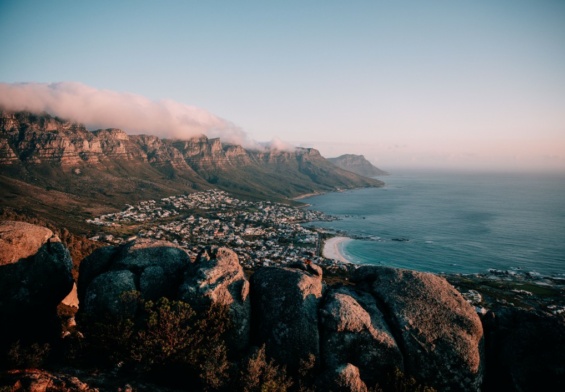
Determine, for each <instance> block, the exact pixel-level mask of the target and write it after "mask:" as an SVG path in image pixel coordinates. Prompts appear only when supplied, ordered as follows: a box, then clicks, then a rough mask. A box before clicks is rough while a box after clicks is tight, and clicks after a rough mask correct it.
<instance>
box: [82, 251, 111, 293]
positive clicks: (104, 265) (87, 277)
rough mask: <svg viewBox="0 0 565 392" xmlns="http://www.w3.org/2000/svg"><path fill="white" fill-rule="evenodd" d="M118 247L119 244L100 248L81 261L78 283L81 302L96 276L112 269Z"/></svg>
mask: <svg viewBox="0 0 565 392" xmlns="http://www.w3.org/2000/svg"><path fill="white" fill-rule="evenodd" d="M118 249H119V248H118V247H117V246H105V247H103V248H98V249H96V250H95V251H94V252H92V253H91V254H90V255H89V256H87V257H85V258H84V260H83V261H82V263H80V267H79V273H78V284H77V293H78V299H79V303H80V301H82V300H83V299H84V296H85V294H86V289H87V288H88V286H89V285H90V283H91V282H92V281H93V280H94V278H96V277H97V276H98V275H100V274H102V273H104V272H106V271H108V270H109V269H110V266H111V264H112V259H113V257H114V255H115V254H116V253H117V252H118Z"/></svg>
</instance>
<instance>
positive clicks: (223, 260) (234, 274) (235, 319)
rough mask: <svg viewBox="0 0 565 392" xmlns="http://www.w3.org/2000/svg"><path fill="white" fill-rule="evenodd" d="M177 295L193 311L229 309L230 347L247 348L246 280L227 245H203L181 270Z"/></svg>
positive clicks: (248, 329)
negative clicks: (221, 307) (194, 257)
mask: <svg viewBox="0 0 565 392" xmlns="http://www.w3.org/2000/svg"><path fill="white" fill-rule="evenodd" d="M178 298H179V299H180V300H181V301H184V302H187V303H189V304H190V305H191V306H192V307H193V308H195V309H197V310H205V309H208V308H209V307H210V306H212V305H219V306H225V307H227V308H228V309H229V317H230V321H231V324H232V325H231V330H230V333H229V337H228V345H229V346H230V348H232V349H234V350H236V351H239V350H243V349H245V348H247V347H248V345H249V333H250V322H251V321H250V318H251V303H250V300H249V282H248V281H247V279H246V278H245V275H244V273H243V268H242V267H241V265H240V264H239V259H238V257H237V254H236V253H235V252H234V251H232V250H230V249H227V248H217V247H213V248H207V249H205V250H204V251H203V252H201V253H200V254H199V256H198V257H197V260H196V262H195V263H193V264H192V265H191V266H190V267H189V268H188V269H187V270H186V272H185V275H184V281H183V283H182V284H181V286H180V288H179V294H178Z"/></svg>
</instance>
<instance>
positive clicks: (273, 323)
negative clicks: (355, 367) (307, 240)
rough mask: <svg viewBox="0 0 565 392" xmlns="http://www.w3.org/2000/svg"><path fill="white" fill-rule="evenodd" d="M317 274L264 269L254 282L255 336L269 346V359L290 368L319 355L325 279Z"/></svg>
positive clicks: (260, 270)
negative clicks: (320, 305) (319, 307)
mask: <svg viewBox="0 0 565 392" xmlns="http://www.w3.org/2000/svg"><path fill="white" fill-rule="evenodd" d="M317 272H319V271H316V270H312V271H304V270H302V269H295V268H269V267H264V268H261V269H259V270H258V271H257V272H255V273H254V274H253V276H252V278H251V305H252V314H253V315H254V319H253V325H252V328H253V336H254V337H255V339H256V342H257V344H258V345H262V344H265V345H266V349H267V355H269V356H272V357H274V358H275V359H276V360H278V361H280V362H281V363H283V364H286V365H288V366H290V367H291V368H296V366H297V365H298V363H299V360H301V359H302V360H306V359H307V358H308V356H309V355H310V354H313V355H314V356H316V357H318V356H319V354H320V343H319V342H320V335H319V330H318V305H319V303H320V299H321V297H322V276H321V274H317Z"/></svg>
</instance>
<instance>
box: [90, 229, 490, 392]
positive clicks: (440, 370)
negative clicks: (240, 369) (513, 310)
mask: <svg viewBox="0 0 565 392" xmlns="http://www.w3.org/2000/svg"><path fill="white" fill-rule="evenodd" d="M351 278H352V281H353V282H355V284H353V285H350V286H347V287H331V288H324V285H323V283H322V270H321V269H320V268H319V267H318V266H316V265H313V264H311V263H296V264H293V265H288V266H285V267H263V268H260V269H258V270H257V271H255V272H254V273H253V274H252V277H251V281H250V283H248V282H247V280H246V278H245V276H244V273H243V270H242V268H241V266H240V264H239V261H238V258H237V255H236V254H235V253H234V252H233V251H231V250H229V249H226V248H208V249H205V250H204V251H203V252H201V254H200V255H199V256H198V257H197V259H196V260H195V261H194V262H192V263H191V262H190V260H189V259H188V256H187V255H186V254H185V253H184V251H183V250H182V249H180V248H178V247H176V246H174V245H173V244H170V243H162V242H155V241H142V240H137V241H134V242H132V243H129V244H127V245H125V246H121V247H108V248H101V249H99V250H97V251H96V252H94V253H93V254H92V255H91V256H90V257H89V258H87V259H85V260H84V261H83V264H82V265H81V271H80V280H79V296H80V297H81V298H80V301H81V309H80V312H81V313H83V314H89V315H91V316H93V317H95V318H99V317H101V316H102V315H104V314H106V315H113V316H114V317H118V316H120V315H124V314H125V315H129V316H132V317H133V315H134V314H135V312H136V309H135V306H132V303H130V302H127V301H126V302H124V301H122V297H123V295H124V293H127V292H130V291H138V292H140V293H141V296H142V297H144V298H148V299H156V298H158V297H159V296H166V297H169V298H170V299H177V300H182V301H185V302H187V303H189V304H190V305H191V306H192V307H193V308H194V309H195V310H197V311H202V310H206V309H208V308H209V307H210V306H212V305H215V304H217V305H222V306H226V307H227V308H228V309H229V315H230V319H231V321H232V322H231V325H232V328H231V330H230V333H231V335H230V337H229V339H228V340H229V342H228V347H229V349H230V351H231V352H232V353H235V352H242V351H245V350H246V349H249V348H250V347H251V346H256V347H260V346H262V345H265V348H266V353H267V355H268V356H269V357H272V358H274V359H275V360H276V361H277V362H278V363H280V364H282V365H285V366H286V367H287V368H288V369H289V371H291V372H297V371H299V366H300V363H301V360H311V358H315V361H316V363H317V364H319V365H318V366H320V370H322V371H323V372H324V377H323V379H324V380H326V381H324V382H326V383H329V384H328V385H330V389H334V390H359V391H363V390H366V388H367V385H368V386H374V385H375V384H376V383H380V382H381V381H382V380H383V378H386V377H388V376H390V375H393V374H395V372H396V371H397V369H398V370H400V371H403V372H404V373H406V374H407V375H410V376H414V377H415V378H416V380H418V382H422V383H425V384H427V385H431V386H433V387H435V388H437V389H438V390H445V391H449V390H453V391H455V390H458V391H459V390H461V391H475V390H478V389H479V388H480V386H481V382H482V376H483V365H482V360H483V357H482V337H483V330H482V327H481V323H480V320H479V319H478V316H477V315H476V314H475V313H474V310H473V308H472V307H471V306H470V305H469V304H468V303H467V302H466V301H465V300H464V299H463V297H462V296H461V295H460V294H459V293H458V292H457V291H456V290H455V289H454V288H453V287H452V286H451V285H449V284H448V283H447V282H446V281H445V280H444V279H443V278H440V277H437V276H435V275H432V274H424V273H419V272H413V271H405V270H397V269H393V268H384V267H361V268H359V269H358V270H357V271H356V272H355V273H354V274H353V276H352V277H351Z"/></svg>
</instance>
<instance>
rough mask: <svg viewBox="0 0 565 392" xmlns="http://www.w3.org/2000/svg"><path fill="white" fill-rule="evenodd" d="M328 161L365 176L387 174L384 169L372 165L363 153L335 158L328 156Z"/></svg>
mask: <svg viewBox="0 0 565 392" xmlns="http://www.w3.org/2000/svg"><path fill="white" fill-rule="evenodd" d="M328 161H330V162H331V163H333V164H334V165H336V166H337V167H340V168H342V169H344V170H349V171H351V172H353V173H357V174H359V175H362V176H366V177H374V176H385V175H388V173H387V172H385V171H384V170H381V169H379V168H378V167H375V166H373V164H372V163H371V162H369V161H368V160H367V159H365V157H364V156H363V155H354V154H345V155H341V156H339V157H337V158H328Z"/></svg>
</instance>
